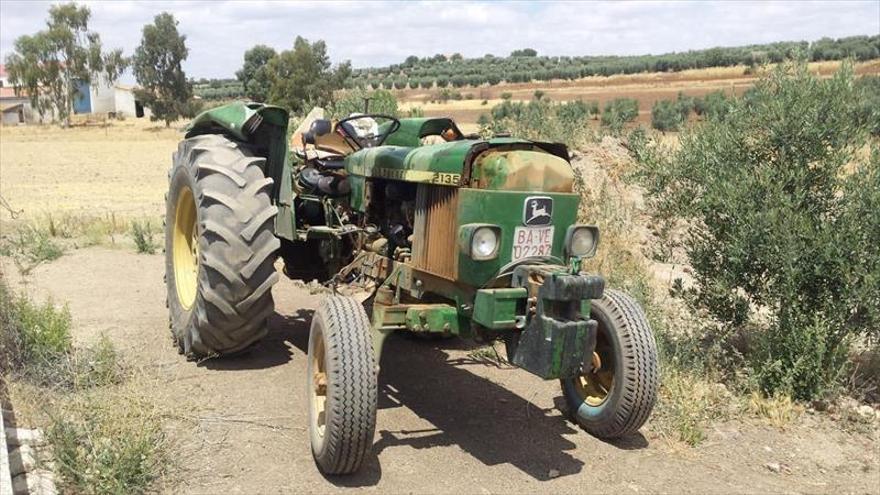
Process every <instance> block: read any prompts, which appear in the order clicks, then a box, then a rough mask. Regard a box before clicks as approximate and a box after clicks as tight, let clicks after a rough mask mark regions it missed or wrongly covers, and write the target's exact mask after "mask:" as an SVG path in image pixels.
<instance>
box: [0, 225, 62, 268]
mask: <svg viewBox="0 0 880 495" xmlns="http://www.w3.org/2000/svg"><path fill="white" fill-rule="evenodd" d="M62 254H64V250H63V249H62V248H61V246H59V245H58V244H57V243H56V242H55V241H53V240H52V239H51V237H50V235H49V233H48V232H47V231H46V230H44V229H40V228H37V227H35V226H32V225H24V226H22V227H20V228H19V229H17V230H15V231H14V232H13V233H12V234H11V235H9V236H5V237H3V238H2V239H0V255H3V256H9V257H11V258H12V259H13V260H14V261H15V264H16V265H17V266H18V268H19V271H21V272H22V273H24V274H26V273H30V271H31V270H33V269H34V268H36V267H37V266H39V265H40V264H42V263H47V262H49V261H53V260H56V259H58V258H60V257H61V255H62Z"/></svg>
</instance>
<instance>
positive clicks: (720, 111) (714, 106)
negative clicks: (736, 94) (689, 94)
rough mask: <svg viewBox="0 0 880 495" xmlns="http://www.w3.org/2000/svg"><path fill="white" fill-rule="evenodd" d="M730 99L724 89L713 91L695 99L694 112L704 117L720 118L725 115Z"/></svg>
mask: <svg viewBox="0 0 880 495" xmlns="http://www.w3.org/2000/svg"><path fill="white" fill-rule="evenodd" d="M731 100H732V99H731V98H729V97H728V96H727V95H726V94H724V91H720V90H719V91H713V92H711V93H708V94H706V96H704V97H703V98H702V99H699V98H698V99H697V100H696V101H695V104H694V112H695V113H696V114H697V115H700V116H702V117H704V118H706V119H721V118H724V116H725V115H727V111H728V110H729V108H730V103H731Z"/></svg>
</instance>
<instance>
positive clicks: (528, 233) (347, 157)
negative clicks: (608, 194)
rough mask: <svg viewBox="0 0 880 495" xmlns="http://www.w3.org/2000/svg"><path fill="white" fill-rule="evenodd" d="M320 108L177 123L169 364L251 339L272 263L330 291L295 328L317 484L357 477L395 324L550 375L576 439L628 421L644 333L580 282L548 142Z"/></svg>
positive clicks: (169, 255) (566, 193)
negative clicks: (301, 341)
mask: <svg viewBox="0 0 880 495" xmlns="http://www.w3.org/2000/svg"><path fill="white" fill-rule="evenodd" d="M316 110H319V109H316ZM318 114H319V112H315V111H313V113H312V114H310V116H309V117H308V118H307V119H306V122H304V124H303V125H300V127H299V128H298V129H297V130H296V131H295V132H292V133H291V132H288V121H289V118H288V113H287V112H286V111H285V110H284V109H281V108H278V107H273V106H266V105H262V104H253V103H251V104H245V103H234V104H230V105H227V106H223V107H219V108H216V109H213V110H209V111H207V112H205V113H203V114H201V115H199V116H198V117H197V118H196V119H195V120H194V121H193V122H192V123H191V124H190V126H189V127H188V129H187V133H186V139H185V140H183V141H182V142H181V143H180V145H179V147H178V151H177V152H176V153H175V155H174V165H173V167H172V169H171V172H170V173H169V180H170V190H169V193H168V196H167V202H166V203H167V210H166V230H165V253H166V255H165V260H166V261H165V263H166V285H167V291H168V307H169V312H170V326H171V330H172V335H173V338H174V341H175V343H176V345H177V346H178V348H179V350H180V352H181V353H183V354H186V355H187V356H188V357H191V358H204V357H211V356H220V355H230V354H235V353H239V352H243V351H245V350H248V349H249V348H250V347H252V346H253V345H254V344H255V343H256V342H257V341H259V339H260V338H261V337H263V336H264V335H265V334H266V332H267V329H266V324H267V318H268V317H269V316H270V315H271V314H272V313H273V311H274V303H273V300H272V286H273V285H274V284H275V283H276V282H277V281H278V279H279V276H280V275H279V273H278V271H277V270H276V269H275V262H276V259H277V258H278V257H280V258H281V259H283V262H284V268H283V272H284V274H285V275H286V276H288V277H291V278H294V279H302V280H308V281H311V280H314V279H318V280H320V281H323V282H325V284H326V285H327V286H328V287H331V288H332V291H333V295H330V296H328V297H326V298H325V299H324V300H323V302H322V303H321V304H320V306H319V307H318V309H317V310H316V311H315V313H314V315H313V317H312V322H311V331H310V335H309V343H308V376H307V377H306V378H307V380H308V387H307V389H308V391H309V394H308V408H309V410H308V411H309V433H310V438H311V446H312V453H313V454H314V458H315V461H316V463H317V465H318V467H319V469H320V470H321V471H322V472H324V473H326V474H345V473H352V472H355V471H356V470H357V469H358V468H359V466H360V465H361V463H362V461H363V459H364V457H365V456H366V455H367V453H368V452H369V451H370V447H371V445H372V442H373V434H374V430H375V424H376V406H377V395H378V392H377V389H378V387H377V375H378V365H379V362H380V354H381V352H382V345H383V342H384V340H385V338H386V337H387V336H388V335H389V334H391V333H392V332H395V331H406V332H413V333H416V334H420V335H423V336H434V337H453V336H461V337H472V338H475V339H477V340H479V341H483V342H494V341H497V340H501V341H503V342H504V344H505V346H506V351H507V352H506V353H507V359H508V360H509V361H510V362H511V363H513V364H515V365H517V366H519V367H521V368H523V369H525V370H527V371H529V372H531V373H533V374H535V375H538V376H540V377H541V378H543V379H547V380H550V379H555V380H559V382H560V383H561V386H562V393H563V395H564V398H565V401H566V402H567V405H568V412H569V414H570V416H571V418H572V419H573V420H574V421H576V422H577V423H578V424H579V425H580V426H581V427H582V428H583V429H585V430H586V431H587V432H589V433H591V434H593V435H595V436H597V437H601V438H614V437H620V436H623V435H628V434H632V433H634V432H635V431H636V430H638V428H640V427H641V426H642V424H644V422H645V421H646V420H647V418H648V415H649V414H650V413H651V410H652V408H653V406H654V402H655V400H656V397H657V388H658V385H659V369H658V363H657V351H656V344H655V341H654V337H653V335H652V332H651V328H650V326H649V325H648V322H647V320H646V318H645V314H644V312H643V311H642V309H641V308H640V307H639V306H638V304H637V303H635V302H634V301H633V300H632V299H631V298H630V297H628V296H627V295H625V294H623V293H621V292H618V291H614V290H606V289H605V282H604V280H603V279H602V278H601V277H600V276H597V275H591V274H586V273H582V272H581V268H580V265H581V260H583V259H585V258H589V257H591V256H593V255H594V254H595V252H596V247H597V243H598V241H599V232H598V230H597V229H596V227H594V226H590V225H581V224H578V223H577V212H578V196H577V194H574V193H573V186H574V174H573V171H572V167H571V165H570V163H569V155H568V150H567V149H566V147H565V146H564V145H561V144H554V143H544V142H535V141H528V140H523V139H514V138H509V137H497V138H493V139H481V138H479V137H478V136H466V135H463V134H462V132H461V131H460V130H459V129H458V127H457V126H456V125H455V123H454V122H453V121H452V120H451V119H448V118H406V119H397V118H394V117H391V116H388V115H377V114H369V113H364V114H356V115H352V116H351V117H348V118H344V119H341V120H338V121H331V120H325V119H323V118H319V117H322V115H318ZM342 294H346V295H342Z"/></svg>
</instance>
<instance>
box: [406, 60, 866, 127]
mask: <svg viewBox="0 0 880 495" xmlns="http://www.w3.org/2000/svg"><path fill="white" fill-rule="evenodd" d="M839 67H840V63H839V62H814V63H812V64H810V69H811V70H812V71H813V72H815V73H817V74H821V75H823V76H827V75H830V74H832V73H833V72H834V71H836V70H837V68H839ZM856 73H857V74H880V61H876V60H875V61H871V62H865V63H861V64H858V65H857V66H856ZM756 77H757V76H756V75H749V74H747V67H744V66H739V67H724V68H713V69H699V70H686V71H682V72H673V73H648V74H635V75H617V76H611V77H588V78H584V79H579V80H576V81H556V82H553V83H549V84H548V83H521V84H500V85H496V86H485V87H478V88H467V87H465V88H460V89H456V90H455V91H458V92H459V93H461V95H462V96H463V99H462V100H450V101H446V102H440V101H436V94H437V91H438V90H436V89H435V90H425V89H407V90H400V91H394V93H395V94H397V95H398V98H399V99H400V100H401V101H403V102H404V103H405V104H404V105H403V108H412V107H421V108H422V109H423V110H424V112H425V115H428V116H451V117H453V118H454V119H455V120H456V122H459V124H463V128H464V129H466V130H468V131H472V130H475V128H476V126H475V124H476V122H477V119H478V118H479V117H480V115H481V114H489V111H490V110H491V109H492V106H493V105H497V104H498V103H500V102H501V95H502V94H503V93H509V94H510V95H511V99H513V100H523V101H528V100H531V99H532V98H533V97H534V93H535V91H536V90H541V91H543V92H544V93H545V95H546V97H547V98H549V99H551V100H554V101H570V100H578V99H581V100H585V101H589V100H594V101H598V102H599V105H600V108H602V107H604V105H605V103H606V102H608V101H610V100H612V99H614V98H634V99H636V100H637V101H638V102H639V118H638V122H640V123H643V124H650V122H651V107H652V106H653V105H654V102H655V101H657V100H671V99H675V97H676V96H677V95H678V93H679V92H682V93H684V94H686V95H688V96H694V97H702V96H704V95H705V94H707V93H711V92H713V91H719V90H720V91H724V92H726V93H727V94H732V93H735V94H737V95H741V94H742V93H743V92H744V91H746V90H747V89H748V88H749V87H751V85H752V84H754V82H755V80H756ZM431 100H435V101H434V103H431ZM484 101H485V103H484Z"/></svg>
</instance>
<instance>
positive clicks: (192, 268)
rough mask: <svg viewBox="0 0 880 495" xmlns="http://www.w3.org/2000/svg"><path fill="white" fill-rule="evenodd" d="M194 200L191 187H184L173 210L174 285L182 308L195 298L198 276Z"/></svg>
mask: <svg viewBox="0 0 880 495" xmlns="http://www.w3.org/2000/svg"><path fill="white" fill-rule="evenodd" d="M196 218H197V217H196V201H195V197H194V196H193V193H192V189H190V188H189V187H184V188H183V190H182V191H180V195H179V196H178V197H177V207H176V208H175V210H174V236H173V238H172V240H171V251H172V258H171V259H172V262H173V264H174V286H175V287H177V300H178V301H180V305H181V306H183V308H184V309H187V310H188V309H190V308H191V307H192V305H193V303H194V302H195V301H196V292H197V289H198V276H199V229H198V228H197V227H196Z"/></svg>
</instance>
